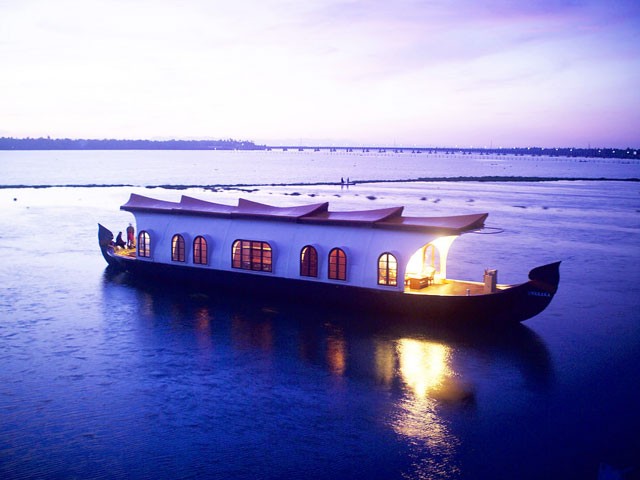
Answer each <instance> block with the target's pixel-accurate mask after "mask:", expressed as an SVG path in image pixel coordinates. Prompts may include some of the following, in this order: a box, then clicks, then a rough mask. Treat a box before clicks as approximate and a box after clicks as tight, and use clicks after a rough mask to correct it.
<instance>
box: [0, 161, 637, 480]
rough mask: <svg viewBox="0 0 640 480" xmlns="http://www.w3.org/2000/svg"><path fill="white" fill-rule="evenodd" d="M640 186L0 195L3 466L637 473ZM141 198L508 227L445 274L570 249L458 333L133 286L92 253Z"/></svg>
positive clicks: (271, 475)
mask: <svg viewBox="0 0 640 480" xmlns="http://www.w3.org/2000/svg"><path fill="white" fill-rule="evenodd" d="M56 154H57V155H58V154H59V153H56ZM101 155H104V154H101ZM336 161H337V160H336ZM396 161H401V160H399V159H397V160H396ZM635 167H636V168H638V166H637V165H636V166H635ZM42 168H47V167H46V166H44V165H43V167H42ZM49 168H51V167H49ZM141 168H147V170H148V171H149V172H151V171H152V170H153V163H152V162H151V163H147V164H143V165H142V166H141ZM331 168H334V169H335V170H336V171H338V170H339V165H332V167H331ZM583 168H592V169H596V170H597V168H598V166H597V165H596V166H595V167H594V166H590V165H585V166H584V167H583ZM374 173H380V172H374ZM454 173H457V172H454ZM596 173H597V172H594V171H593V170H590V171H589V175H595V174H596ZM69 175H71V176H73V175H72V174H69ZM82 175H87V173H86V172H82ZM96 175H98V176H97V178H96V182H94V183H102V182H100V177H99V174H96ZM164 175H166V172H165V173H164ZM272 175H275V174H273V173H272ZM585 176H587V175H585ZM638 176H640V175H638ZM282 177H283V178H284V177H286V174H285V173H282ZM65 183H68V184H73V183H75V182H73V178H71V179H70V181H68V182H65ZM225 183H228V182H225ZM237 183H242V182H241V181H240V180H238V181H237ZM639 185H640V184H638V183H635V182H598V181H595V182H543V183H526V184H515V183H509V182H506V183H482V184H479V183H473V182H463V183H455V184H450V183H438V182H433V183H384V184H362V185H356V186H355V187H352V188H351V189H350V190H348V191H346V190H344V189H342V190H341V189H340V188H339V187H335V186H293V185H291V186H286V185H285V186H281V187H261V188H260V189H258V190H255V191H252V192H246V191H245V192H240V193H239V192H238V191H235V190H225V191H220V192H215V193H212V192H209V191H204V190H199V189H197V188H192V189H189V190H187V191H186V192H176V191H173V190H168V189H153V190H148V189H143V188H137V189H136V188H134V189H131V188H124V187H123V188H114V187H111V188H83V187H65V188H39V189H34V188H9V189H7V188H4V189H0V258H1V259H2V260H1V263H0V478H7V479H22V478H68V479H72V478H82V479H94V478H123V479H124V478H132V479H141V478H171V479H173V478H220V479H226V478H234V479H235V478H238V479H253V478H260V479H276V478H300V477H304V478H317V479H333V478H354V479H364V478H384V479H401V478H407V479H413V478H416V479H432V478H433V479H438V478H442V479H475V478H479V479H485V478H487V479H493V478H495V479H511V478H525V479H527V478H530V479H538V478H594V479H595V478H598V471H599V469H602V468H604V467H603V466H605V465H606V466H608V468H611V469H618V470H623V469H630V470H629V471H628V473H627V474H626V478H637V477H638V475H639V472H638V468H640V462H638V460H637V459H638V458H640V435H639V434H638V432H640V415H639V414H638V410H637V409H638V406H639V405H640V387H639V385H640V375H639V372H640V367H639V365H640V262H639V260H640V195H639V194H640V186H639ZM131 191H136V192H138V193H144V194H147V195H152V196H158V197H160V198H167V199H173V200H177V199H178V198H179V195H180V194H181V193H187V194H189V195H193V196H197V197H200V198H205V199H209V200H214V201H221V202H225V201H228V202H231V201H233V199H237V197H238V195H243V196H245V197H247V198H250V199H252V200H256V201H264V202H268V203H272V204H295V203H305V202H318V201H324V200H329V201H331V203H332V205H333V206H334V207H332V208H335V209H341V208H342V209H344V208H354V207H358V208H360V209H361V208H379V207H384V206H388V205H407V210H408V212H409V213H410V214H421V215H429V214H433V215H439V214H442V215H446V214H455V213H469V212H472V211H475V212H484V211H488V212H489V213H490V217H489V223H490V224H491V225H493V226H495V227H498V228H501V229H503V230H504V232H503V233H501V234H499V235H465V236H463V237H462V238H460V239H459V240H457V241H456V243H454V246H453V248H452V250H451V252H450V256H449V261H450V265H449V270H450V271H449V273H450V276H452V277H466V278H477V279H480V276H481V275H482V271H483V268H485V267H494V268H498V270H499V280H500V281H505V282H517V281H524V280H525V279H526V273H527V272H528V270H529V269H530V268H532V267H534V266H537V265H540V264H543V263H547V262H550V261H555V260H562V261H563V264H562V267H561V268H562V269H561V284H560V290H559V292H558V294H557V296H556V298H555V299H554V301H553V302H552V304H551V305H550V307H549V308H548V309H547V310H546V311H545V312H543V313H542V314H541V315H539V316H537V317H536V318H534V319H531V320H529V321H527V322H525V323H524V324H523V325H521V326H518V327H516V328H512V329H507V330H504V331H497V330H493V331H450V330H447V329H442V328H438V329H436V328H435V327H429V326H420V324H406V323H398V322H397V321H396V320H397V319H394V318H378V317H375V316H372V315H365V314H360V313H358V312H336V311H333V310H332V309H331V301H330V299H327V309H326V310H322V311H319V310H317V309H314V310H310V309H308V308H306V307H305V305H297V306H295V305H282V304H278V303H269V302H262V303H259V302H254V301H252V299H251V298H250V296H249V295H248V294H247V295H240V296H239V297H238V298H224V297H221V296H219V295H218V294H217V293H216V292H214V291H207V290H204V289H203V290H202V291H189V290H176V289H167V288H164V287H163V286H161V285H145V284H140V283H137V282H136V281H135V279H132V278H130V277H129V276H127V275H126V274H122V273H120V274H114V273H112V272H109V271H107V270H106V268H105V267H106V264H105V263H104V260H103V259H102V257H101V255H100V252H99V250H98V246H97V222H98V221H100V222H102V223H104V224H105V225H107V226H109V227H110V228H112V229H115V230H116V231H117V230H118V228H124V227H125V226H126V224H127V222H128V221H130V220H132V217H130V216H129V215H128V214H126V213H124V212H120V211H119V210H118V208H119V206H120V205H121V204H123V203H125V202H126V200H127V198H128V195H129V193H130V192H131Z"/></svg>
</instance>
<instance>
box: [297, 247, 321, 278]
mask: <svg viewBox="0 0 640 480" xmlns="http://www.w3.org/2000/svg"><path fill="white" fill-rule="evenodd" d="M300 275H301V276H303V277H317V276H318V252H317V251H316V249H315V248H314V247H312V246H311V245H307V246H306V247H303V248H302V250H301V251H300Z"/></svg>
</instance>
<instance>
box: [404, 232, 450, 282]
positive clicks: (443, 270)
mask: <svg viewBox="0 0 640 480" xmlns="http://www.w3.org/2000/svg"><path fill="white" fill-rule="evenodd" d="M456 238H458V236H457V235H450V236H447V237H440V238H436V239H435V240H433V241H432V242H431V243H428V244H426V245H424V246H422V247H420V248H419V249H418V250H417V251H416V252H415V253H414V254H413V255H411V258H410V259H409V262H407V268H406V274H407V275H408V276H417V277H419V276H425V275H426V274H427V273H428V272H429V271H430V270H431V269H432V268H434V269H435V270H436V278H437V279H444V278H447V255H448V254H449V248H451V244H452V243H453V241H454V240H455V239H456ZM432 248H435V250H437V252H438V259H437V260H438V261H437V262H436V259H435V251H434V250H431V249H432Z"/></svg>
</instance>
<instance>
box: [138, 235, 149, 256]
mask: <svg viewBox="0 0 640 480" xmlns="http://www.w3.org/2000/svg"><path fill="white" fill-rule="evenodd" d="M138 256H139V257H150V256H151V237H149V234H148V233H147V232H145V231H142V232H140V233H139V234H138Z"/></svg>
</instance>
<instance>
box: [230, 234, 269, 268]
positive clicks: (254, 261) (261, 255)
mask: <svg viewBox="0 0 640 480" xmlns="http://www.w3.org/2000/svg"><path fill="white" fill-rule="evenodd" d="M231 257H232V259H231V266H232V267H233V268H241V269H243V270H254V271H257V272H271V271H272V251H271V245H269V244H268V243H267V242H258V241H255V240H236V241H235V242H233V247H232V249H231Z"/></svg>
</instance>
